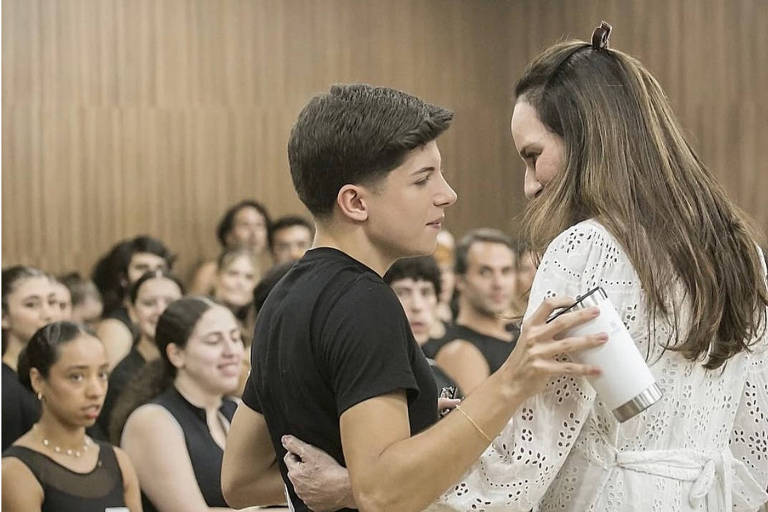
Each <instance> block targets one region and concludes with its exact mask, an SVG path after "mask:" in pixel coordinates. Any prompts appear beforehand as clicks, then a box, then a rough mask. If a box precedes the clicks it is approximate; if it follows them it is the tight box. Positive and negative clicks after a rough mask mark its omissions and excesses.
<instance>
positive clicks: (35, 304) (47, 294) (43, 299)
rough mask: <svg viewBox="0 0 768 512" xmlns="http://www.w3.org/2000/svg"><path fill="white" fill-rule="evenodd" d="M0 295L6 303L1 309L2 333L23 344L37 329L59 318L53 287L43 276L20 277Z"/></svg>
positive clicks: (58, 302) (59, 309)
mask: <svg viewBox="0 0 768 512" xmlns="http://www.w3.org/2000/svg"><path fill="white" fill-rule="evenodd" d="M3 299H4V300H5V302H6V304H7V307H6V308H5V309H4V310H3V321H2V324H3V330H4V331H5V334H6V335H8V336H10V337H12V338H15V339H16V340H17V341H18V342H21V343H24V344H26V343H27V342H28V341H29V339H30V338H31V337H32V335H33V334H35V332H36V331H37V330H38V329H40V328H41V327H43V326H44V325H47V324H49V323H51V322H55V321H57V320H60V319H61V316H62V312H61V303H60V301H59V296H58V295H57V291H56V288H55V287H54V286H53V282H52V281H51V280H50V278H48V277H46V276H35V277H29V278H26V279H22V280H20V282H18V284H17V285H16V287H15V288H14V289H13V290H12V291H11V293H9V294H8V297H3Z"/></svg>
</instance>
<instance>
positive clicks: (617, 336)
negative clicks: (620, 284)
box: [548, 287, 662, 423]
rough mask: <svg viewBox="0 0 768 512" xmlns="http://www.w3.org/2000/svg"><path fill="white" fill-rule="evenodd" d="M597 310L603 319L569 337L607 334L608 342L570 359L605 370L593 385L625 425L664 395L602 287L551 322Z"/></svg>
mask: <svg viewBox="0 0 768 512" xmlns="http://www.w3.org/2000/svg"><path fill="white" fill-rule="evenodd" d="M593 306H597V307H598V308H599V309H600V315H599V316H598V317H597V318H595V319H594V320H590V321H589V322H587V323H585V324H582V325H579V326H577V327H575V328H573V329H571V330H569V331H568V333H567V336H584V335H588V334H598V333H601V332H604V333H606V334H608V341H607V342H606V343H604V344H603V345H601V346H599V347H595V348H590V349H586V350H582V351H580V352H575V353H571V354H570V357H571V359H573V360H574V361H576V362H578V363H584V364H590V365H594V366H597V367H599V368H600V370H602V373H601V374H600V375H599V376H598V377H590V378H589V382H590V384H592V387H593V388H595V391H596V392H597V395H598V396H599V397H600V400H602V401H603V403H605V404H606V405H607V406H608V408H609V409H611V411H613V415H614V416H616V418H617V419H618V420H619V421H620V422H622V423H623V422H625V421H627V420H628V419H630V418H632V417H633V416H635V415H636V414H639V413H640V412H642V411H644V410H645V409H647V408H648V407H650V406H651V405H653V404H654V403H656V402H657V401H658V400H659V399H661V396H662V394H661V390H660V389H659V387H658V386H657V385H656V380H655V379H654V378H653V374H652V373H651V370H650V369H648V365H647V364H646V363H645V359H644V358H643V356H642V355H641V354H640V350H639V349H638V348H637V345H635V342H634V341H632V337H631V336H630V335H629V331H627V328H626V327H625V326H624V323H623V322H622V321H621V318H620V317H619V314H618V313H617V312H616V309H615V308H614V307H613V304H611V301H609V300H608V295H607V294H606V293H605V290H603V289H602V288H600V287H597V288H594V289H593V290H590V291H589V292H587V293H586V294H584V295H582V296H580V297H578V298H577V301H576V304H574V305H573V306H571V307H569V308H566V309H564V310H561V311H559V312H557V313H556V314H555V315H554V316H552V317H551V318H550V319H549V320H548V321H552V320H554V319H555V318H556V317H557V316H559V315H561V314H563V313H565V312H567V311H574V310H579V309H584V308H589V307H593Z"/></svg>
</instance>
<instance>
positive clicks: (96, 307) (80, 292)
mask: <svg viewBox="0 0 768 512" xmlns="http://www.w3.org/2000/svg"><path fill="white" fill-rule="evenodd" d="M59 282H61V283H62V284H63V285H64V286H66V287H67V288H68V289H69V293H70V295H71V297H72V321H73V322H75V323H80V324H84V325H87V326H88V327H90V328H91V329H93V328H95V327H96V326H97V325H98V323H99V320H100V319H101V313H102V311H103V310H104V305H103V304H102V302H101V293H99V289H98V288H96V285H95V284H93V281H91V280H90V279H85V278H84V277H83V276H81V275H80V274H79V273H78V272H71V273H69V274H64V275H63V276H61V277H59Z"/></svg>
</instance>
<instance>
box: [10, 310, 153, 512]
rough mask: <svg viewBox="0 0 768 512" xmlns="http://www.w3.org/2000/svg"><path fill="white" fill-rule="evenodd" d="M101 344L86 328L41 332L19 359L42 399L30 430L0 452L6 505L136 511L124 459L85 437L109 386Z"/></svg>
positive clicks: (132, 478) (67, 511)
mask: <svg viewBox="0 0 768 512" xmlns="http://www.w3.org/2000/svg"><path fill="white" fill-rule="evenodd" d="M108 367H109V365H108V360H107V352H106V350H105V349H104V344H103V343H102V342H101V341H100V340H99V339H98V338H95V337H94V336H93V335H92V334H90V333H89V332H88V331H87V330H86V329H85V328H84V327H83V326H81V325H78V324H74V323H72V322H53V323H51V324H48V325H46V326H45V327H42V328H41V329H39V330H38V331H37V332H36V333H35V334H34V335H33V336H32V339H30V340H29V343H28V345H27V348H26V349H25V351H24V352H22V354H21V356H20V358H19V376H20V377H21V380H22V383H23V384H24V386H25V387H26V388H27V389H30V390H31V391H33V392H34V394H35V395H36V396H37V397H38V399H39V400H40V402H41V403H42V415H41V416H40V420H39V421H38V422H36V423H35V424H34V425H33V427H32V428H31V429H30V430H29V431H28V432H27V433H25V434H24V435H23V436H21V437H20V438H19V439H17V440H16V441H15V442H14V443H13V445H12V446H11V447H9V448H8V449H7V450H5V451H4V452H3V468H2V477H3V482H2V483H3V500H2V507H3V510H9V511H17V510H23V511H26V510H39V511H41V512H102V511H105V510H130V511H131V512H136V511H139V510H141V499H140V497H139V483H138V480H137V478H136V473H135V472H134V470H133V465H132V464H131V460H130V459H129V458H128V456H127V455H126V454H125V453H124V452H123V451H122V450H120V449H119V448H114V447H112V446H111V445H109V444H108V443H102V442H100V441H96V440H94V439H92V438H91V437H89V436H88V434H87V432H86V427H89V426H93V424H94V423H95V421H96V417H97V416H98V414H99V410H100V409H101V405H102V403H103V401H104V395H105V392H106V389H107V372H108Z"/></svg>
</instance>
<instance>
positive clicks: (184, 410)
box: [141, 386, 237, 512]
mask: <svg viewBox="0 0 768 512" xmlns="http://www.w3.org/2000/svg"><path fill="white" fill-rule="evenodd" d="M150 403H152V404H157V405H161V406H163V407H165V408H166V409H167V410H168V412H170V413H171V415H172V416H173V417H174V418H175V419H176V421H178V422H179V425H181V429H182V430H183V431H184V442H185V443H186V445H187V452H188V453H189V458H190V459H191V461H192V469H193V470H194V472H195V480H197V486H198V487H199V488H200V492H201V493H202V495H203V498H204V499H205V503H206V504H207V505H208V506H209V507H229V505H227V502H226V501H224V496H223V495H222V493H221V461H222V458H223V457H224V450H222V449H221V447H220V446H219V445H218V444H216V441H214V440H213V437H212V436H211V432H210V431H209V430H208V422H207V421H206V418H205V409H201V408H199V407H196V406H194V405H192V404H191V403H189V402H188V401H187V400H186V399H185V398H184V397H183V396H181V394H180V393H179V392H178V391H177V390H176V388H175V387H173V386H171V387H170V388H168V389H167V390H165V391H164V392H163V393H162V394H161V395H159V396H158V397H157V398H155V399H154V400H152V401H151V402H150ZM235 409H237V404H236V403H235V402H234V401H233V400H229V399H227V398H225V399H224V400H222V402H221V407H220V408H219V412H220V413H221V414H222V415H223V416H224V417H225V418H226V419H227V421H229V422H230V423H231V422H232V416H234V414H235ZM141 501H142V505H143V507H144V512H157V509H156V508H155V507H154V505H153V504H152V502H151V501H150V500H149V498H147V496H145V495H144V494H143V493H142V495H141Z"/></svg>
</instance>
